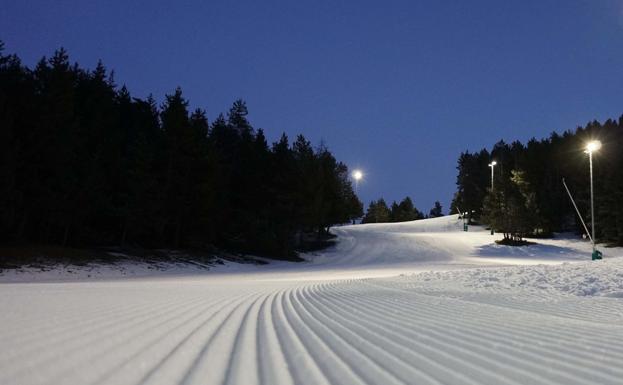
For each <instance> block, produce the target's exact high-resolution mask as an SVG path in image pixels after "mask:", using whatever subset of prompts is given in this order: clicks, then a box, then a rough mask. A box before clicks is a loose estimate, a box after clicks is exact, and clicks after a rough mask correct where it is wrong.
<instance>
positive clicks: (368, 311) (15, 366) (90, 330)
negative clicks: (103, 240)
mask: <svg viewBox="0 0 623 385" xmlns="http://www.w3.org/2000/svg"><path fill="white" fill-rule="evenodd" d="M334 231H335V233H336V234H338V236H339V238H338V243H337V245H336V246H335V247H334V248H332V249H330V250H327V251H325V252H321V253H316V254H313V255H308V256H306V257H307V259H308V262H305V263H287V262H277V263H271V264H270V265H264V266H255V265H239V264H233V263H229V264H226V265H224V266H214V267H211V268H210V270H209V271H206V270H205V268H200V267H197V266H192V265H184V264H173V265H171V266H161V268H160V269H149V266H143V265H140V264H128V263H121V264H119V265H113V266H107V265H102V266H97V265H91V266H82V267H76V266H58V267H56V268H54V269H52V270H50V271H47V272H40V271H39V272H38V271H35V270H34V269H24V270H23V271H21V272H19V271H11V272H6V271H5V272H3V273H2V275H1V276H0V282H3V283H1V284H0V307H1V308H2V309H3V312H1V313H0V384H24V385H30V384H33V385H34V384H59V383H62V384H81V385H82V384H380V383H382V384H414V383H417V384H586V383H599V384H621V383H622V382H621V379H622V378H623V348H622V346H623V257H621V256H622V255H623V251H622V250H621V249H618V248H613V249H603V250H604V254H605V258H604V260H602V261H594V262H593V261H587V259H589V258H590V249H591V247H590V244H588V243H587V242H585V241H581V240H575V239H573V238H571V237H570V236H569V235H564V236H560V237H557V238H555V239H548V240H534V241H535V242H538V244H536V245H532V246H527V247H521V248H512V247H506V246H499V245H496V244H495V243H493V240H494V239H497V236H491V235H490V234H489V233H488V232H487V231H485V230H484V229H482V228H478V227H470V231H469V232H463V231H462V224H461V222H460V221H459V220H458V219H457V218H456V216H450V217H443V218H436V219H430V220H423V221H415V222H408V223H402V224H375V225H357V226H344V227H339V228H335V230H334ZM68 270H71V271H72V272H71V273H69V272H68ZM89 275H90V276H89Z"/></svg>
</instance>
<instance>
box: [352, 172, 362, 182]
mask: <svg viewBox="0 0 623 385" xmlns="http://www.w3.org/2000/svg"><path fill="white" fill-rule="evenodd" d="M353 178H355V180H360V179H361V178H363V172H361V170H355V171H353Z"/></svg>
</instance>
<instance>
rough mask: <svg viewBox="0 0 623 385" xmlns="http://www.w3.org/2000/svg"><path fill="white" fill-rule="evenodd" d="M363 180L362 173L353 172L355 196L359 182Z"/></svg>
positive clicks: (358, 171) (359, 171)
mask: <svg viewBox="0 0 623 385" xmlns="http://www.w3.org/2000/svg"><path fill="white" fill-rule="evenodd" d="M361 178H363V172H361V170H355V171H353V179H354V180H355V194H357V190H358V189H359V181H360V180H361Z"/></svg>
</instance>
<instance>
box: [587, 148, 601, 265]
mask: <svg viewBox="0 0 623 385" xmlns="http://www.w3.org/2000/svg"><path fill="white" fill-rule="evenodd" d="M600 148H601V142H600V141H598V140H593V141H592V142H589V143H588V144H587V145H586V150H585V151H584V152H586V153H587V154H588V164H589V168H590V176H591V232H592V233H593V236H592V238H593V239H592V241H593V255H592V259H593V260H596V259H601V252H599V251H598V250H597V248H596V247H595V198H594V196H593V152H595V151H597V150H599V149H600Z"/></svg>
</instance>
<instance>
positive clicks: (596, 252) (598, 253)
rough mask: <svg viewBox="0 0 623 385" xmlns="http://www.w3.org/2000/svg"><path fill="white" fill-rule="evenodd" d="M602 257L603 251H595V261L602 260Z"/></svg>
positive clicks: (593, 257)
mask: <svg viewBox="0 0 623 385" xmlns="http://www.w3.org/2000/svg"><path fill="white" fill-rule="evenodd" d="M602 257H603V254H602V253H601V251H599V250H597V249H595V250H593V256H592V259H593V261H595V260H598V259H602Z"/></svg>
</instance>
